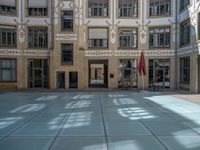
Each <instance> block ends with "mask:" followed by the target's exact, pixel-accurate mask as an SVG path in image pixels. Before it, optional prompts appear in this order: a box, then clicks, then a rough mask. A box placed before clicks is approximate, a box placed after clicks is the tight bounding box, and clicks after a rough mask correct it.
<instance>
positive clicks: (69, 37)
mask: <svg viewBox="0 0 200 150" xmlns="http://www.w3.org/2000/svg"><path fill="white" fill-rule="evenodd" d="M56 40H57V41H59V40H69V41H77V40H78V35H77V34H56Z"/></svg>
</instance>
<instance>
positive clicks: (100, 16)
mask: <svg viewBox="0 0 200 150" xmlns="http://www.w3.org/2000/svg"><path fill="white" fill-rule="evenodd" d="M99 1H101V0H98V6H100V4H99V3H100V2H99ZM103 1H107V2H108V3H107V15H105V16H104V15H103V14H104V10H102V15H100V13H99V12H100V11H99V9H100V7H98V6H97V7H96V9H97V11H98V12H97V13H98V14H97V15H94V14H93V15H92V8H93V9H95V7H94V6H95V5H94V4H93V7H91V15H90V13H89V9H90V6H89V5H90V4H89V3H90V0H87V12H86V13H87V17H88V18H95V17H99V18H108V17H109V14H110V0H103ZM103 6H105V3H104V5H103ZM105 8H106V7H102V9H105Z"/></svg>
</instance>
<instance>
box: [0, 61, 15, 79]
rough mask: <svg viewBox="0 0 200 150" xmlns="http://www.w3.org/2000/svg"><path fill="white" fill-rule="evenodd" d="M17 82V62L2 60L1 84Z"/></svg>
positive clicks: (0, 64)
mask: <svg viewBox="0 0 200 150" xmlns="http://www.w3.org/2000/svg"><path fill="white" fill-rule="evenodd" d="M16 80H17V78H16V60H15V59H0V82H14V81H16Z"/></svg>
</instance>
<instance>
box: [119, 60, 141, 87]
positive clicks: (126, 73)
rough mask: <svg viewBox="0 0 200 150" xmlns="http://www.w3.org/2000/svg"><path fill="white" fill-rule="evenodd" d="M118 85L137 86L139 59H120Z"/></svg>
mask: <svg viewBox="0 0 200 150" xmlns="http://www.w3.org/2000/svg"><path fill="white" fill-rule="evenodd" d="M118 66H119V70H118V87H119V88H137V82H138V80H137V60H128V59H123V60H119V65H118Z"/></svg>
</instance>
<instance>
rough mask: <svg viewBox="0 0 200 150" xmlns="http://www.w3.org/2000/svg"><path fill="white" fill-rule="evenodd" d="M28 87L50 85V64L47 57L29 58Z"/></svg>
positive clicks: (45, 86) (46, 86)
mask: <svg viewBox="0 0 200 150" xmlns="http://www.w3.org/2000/svg"><path fill="white" fill-rule="evenodd" d="M28 87H29V88H48V87H49V65H48V60H47V59H29V61H28Z"/></svg>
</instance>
